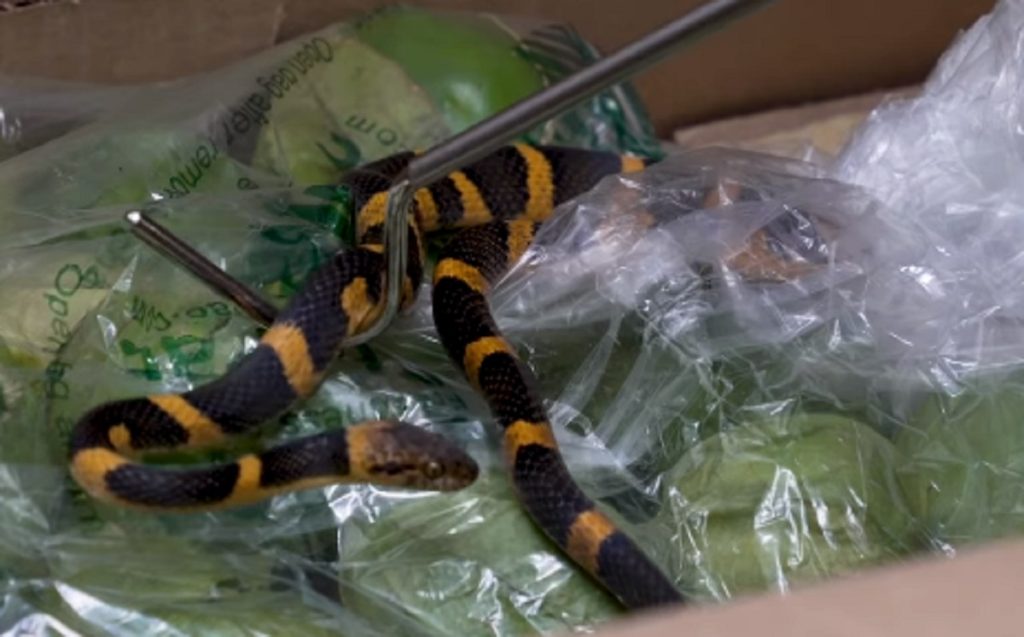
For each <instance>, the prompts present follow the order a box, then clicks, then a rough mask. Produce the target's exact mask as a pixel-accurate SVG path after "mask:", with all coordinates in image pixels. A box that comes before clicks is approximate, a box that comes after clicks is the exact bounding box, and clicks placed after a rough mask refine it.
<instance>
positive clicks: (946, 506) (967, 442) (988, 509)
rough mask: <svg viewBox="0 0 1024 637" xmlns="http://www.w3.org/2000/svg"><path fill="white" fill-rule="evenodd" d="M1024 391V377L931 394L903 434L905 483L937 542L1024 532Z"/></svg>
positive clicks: (961, 541)
mask: <svg viewBox="0 0 1024 637" xmlns="http://www.w3.org/2000/svg"><path fill="white" fill-rule="evenodd" d="M1022 413H1024V393H1022V392H1021V387H1020V385H1019V383H1015V382H1007V383H1005V384H1002V385H1000V386H984V387H983V386H980V385H979V386H975V387H970V388H967V389H965V390H963V391H962V392H961V393H959V394H958V395H956V396H952V397H951V396H948V395H942V394H934V395H932V396H930V397H928V398H927V399H926V400H925V401H924V403H923V404H922V406H921V408H920V409H919V410H918V411H917V412H916V413H915V414H914V416H913V418H912V419H911V420H910V422H909V423H908V425H907V426H906V427H905V428H904V429H903V430H902V431H901V432H900V434H899V436H898V437H897V444H898V445H899V447H900V449H901V450H902V451H903V453H904V454H905V455H906V457H907V462H906V464H904V465H903V467H902V468H901V470H900V472H899V478H900V482H901V484H902V485H903V489H904V491H905V492H906V494H907V500H908V502H909V504H910V505H911V506H912V507H913V510H914V513H915V515H917V516H918V517H920V519H921V520H922V522H923V523H924V525H925V526H926V530H927V532H928V534H929V535H930V537H931V538H932V539H933V540H934V541H935V542H937V543H952V544H965V543H973V542H979V541H983V540H987V539H993V538H999V537H1005V536H1009V535H1016V534H1020V533H1021V532H1024V427H1022V426H1021V414H1022Z"/></svg>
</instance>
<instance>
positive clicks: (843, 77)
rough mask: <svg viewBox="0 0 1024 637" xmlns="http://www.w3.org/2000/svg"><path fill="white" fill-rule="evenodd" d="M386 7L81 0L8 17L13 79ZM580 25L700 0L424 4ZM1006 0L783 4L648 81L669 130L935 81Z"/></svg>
mask: <svg viewBox="0 0 1024 637" xmlns="http://www.w3.org/2000/svg"><path fill="white" fill-rule="evenodd" d="M383 4H388V3H387V2H385V1H383V0H335V1H331V0H220V1H219V2H203V0H79V1H78V2H69V1H64V2H56V3H52V4H41V5H35V6H30V7H28V8H24V9H20V10H16V11H11V12H7V13H0V73H10V74H33V75H44V76H47V77H57V78H62V79H73V80H96V81H111V82H132V81H139V80H157V79H168V78H172V77H177V76H180V75H183V74H186V73H191V72H195V71H198V70H203V69H208V68H211V67H215V66H218V65H221V64H225V63H227V62H229V61H232V60H236V59H239V58H242V57H244V56H246V55H248V54H250V53H252V52H253V51H255V50H257V49H259V48H262V47H265V46H267V45H269V44H270V43H271V42H274V41H278V40H280V39H282V38H289V37H294V36H296V35H299V34H301V33H304V32H308V31H310V30H313V29H316V28H319V27H321V26H323V25H325V24H327V23H328V22H331V21H334V20H339V19H344V18H348V17H351V16H352V15H354V14H355V13H356V12H359V11H363V10H367V9H372V8H375V7H378V6H381V5H383ZM410 4H417V5H422V6H428V7H439V8H444V9H458V10H474V11H481V10H482V11H494V12H501V13H511V14H519V15H526V16H538V17H543V18H549V19H557V20H563V21H567V22H570V23H572V24H573V25H574V26H575V27H576V28H577V29H578V30H579V31H580V33H582V34H583V35H584V36H585V37H586V38H587V39H588V40H590V41H591V42H593V43H594V44H596V45H597V46H598V47H599V48H601V49H602V50H605V51H611V50H615V49H617V48H619V47H620V46H622V45H623V44H624V43H626V42H628V41H629V40H631V39H632V38H635V37H637V36H639V35H642V34H644V33H646V32H648V31H650V30H651V29H654V28H656V27H657V26H659V25H661V24H663V23H664V22H666V21H667V20H670V19H672V18H674V17H676V16H679V15H681V14H682V13H684V12H685V11H686V10H688V9H689V8H691V7H693V6H696V5H698V4H700V0H644V1H643V2H641V3H639V4H637V3H636V2H623V1H622V0H588V1H586V2H581V1H580V0H417V1H415V2H410ZM993 5H994V0H828V1H827V2H826V1H822V0H777V2H776V3H775V4H773V5H771V6H769V7H768V8H766V9H763V10H761V11H760V12H759V13H758V14H756V15H754V16H752V17H750V18H748V19H746V20H744V21H743V22H742V23H740V24H738V25H736V26H735V27H734V28H731V29H729V30H728V31H725V32H722V33H719V34H717V35H715V36H714V37H713V38H709V39H706V40H704V41H703V42H700V43H698V44H697V45H696V46H695V47H694V48H692V49H691V50H690V51H689V52H685V53H682V54H679V55H676V56H674V57H672V58H670V59H667V60H665V61H663V62H662V63H660V64H659V65H658V66H657V67H655V68H652V69H651V70H649V71H647V72H645V73H643V74H642V75H641V76H639V77H638V78H637V79H636V85H637V87H638V89H639V91H640V93H641V96H642V97H643V99H644V100H645V102H646V104H647V105H648V107H649V109H650V111H651V115H652V117H653V119H654V121H655V123H656V125H657V127H658V131H659V133H660V134H662V135H665V136H668V135H670V134H671V132H672V130H674V129H675V128H679V127H681V126H685V125H693V124H696V123H701V122H707V121H710V120H714V119H720V118H722V117H727V116H734V115H739V114H746V113H752V112H755V111H760V110H764V109H768V108H776V107H782V106H794V105H798V104H801V103H804V102H809V101H816V100H822V99H828V98H835V97H841V96H845V95H851V94H857V93H863V92H866V91H872V90H877V89H885V88H894V87H900V86H904V85H908V84H913V83H915V82H918V81H920V80H921V79H923V77H924V76H925V74H926V73H927V71H928V69H929V68H931V66H932V64H933V63H934V62H935V59H936V57H937V56H938V55H939V54H940V53H941V51H943V50H944V49H945V48H946V47H947V46H948V45H949V43H950V41H951V39H952V38H953V37H954V36H955V34H956V33H957V32H958V31H960V30H961V29H963V28H965V27H966V26H968V25H969V24H970V23H971V22H972V21H973V20H975V19H976V18H977V17H979V16H980V15H982V14H983V13H985V12H987V11H989V10H990V9H991V8H992V6H993Z"/></svg>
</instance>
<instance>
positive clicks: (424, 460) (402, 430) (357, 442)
mask: <svg viewBox="0 0 1024 637" xmlns="http://www.w3.org/2000/svg"><path fill="white" fill-rule="evenodd" d="M348 440H349V461H350V463H351V471H352V474H353V477H357V478H359V479H361V480H364V481H366V482H369V483H371V484H376V485H381V486H397V487H405V488H410V489H422V490H427V491H457V490H459V489H463V488H465V487H467V486H469V485H470V484H472V483H473V482H474V481H475V480H476V478H477V476H478V475H479V473H480V468H479V466H478V465H477V463H476V461H475V460H473V458H472V457H471V456H470V455H469V454H467V453H466V452H465V451H463V450H462V449H461V448H460V447H458V446H457V445H456V444H455V443H454V442H452V441H450V440H448V439H447V438H445V437H444V436H440V435H438V434H435V433H432V432H429V431H426V430H425V429H423V428H421V427H417V426H415V425H411V424H408V423H404V422H392V421H374V422H370V423H363V424H361V425H356V426H354V427H351V428H349V434H348Z"/></svg>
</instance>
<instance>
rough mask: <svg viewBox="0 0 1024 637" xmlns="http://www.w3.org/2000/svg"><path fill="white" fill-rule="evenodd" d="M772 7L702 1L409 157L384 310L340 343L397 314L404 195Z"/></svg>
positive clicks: (389, 232)
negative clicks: (641, 35) (667, 21)
mask: <svg viewBox="0 0 1024 637" xmlns="http://www.w3.org/2000/svg"><path fill="white" fill-rule="evenodd" d="M773 2H775V0H710V1H709V2H706V3H704V4H702V5H700V6H698V7H696V8H695V9H693V10H692V11H689V12H688V13H686V14H684V15H682V16H680V17H679V18H677V19H675V20H673V21H672V22H669V23H668V24H666V25H664V26H662V27H660V28H658V29H655V30H654V31H651V32H650V33H648V34H647V35H645V36H643V37H641V38H639V39H637V40H635V41H633V42H631V43H629V44H627V45H625V46H624V47H622V48H621V49H619V50H618V51H616V52H615V53H613V54H611V55H609V56H607V57H605V58H602V59H599V60H597V61H596V62H594V63H593V64H591V65H589V66H586V67H584V68H582V69H580V70H578V71H576V72H574V73H572V74H570V75H568V76H566V77H564V78H563V79H561V80H559V81H558V82H556V83H554V84H552V85H551V86H548V87H547V88H545V89H543V90H541V91H538V92H537V93H534V94H533V95H531V96H529V97H526V98H524V99H523V100H521V101H519V102H516V103H515V104H513V105H512V106H509V107H508V108H506V109H505V110H503V111H500V112H499V113H497V114H495V115H493V116H492V117H490V118H488V119H485V120H483V121H481V122H479V123H477V124H475V125H474V126H472V127H470V128H468V129H466V130H465V131H463V132H461V133H459V134H458V135H455V136H453V137H451V138H449V139H448V140H447V141H444V142H442V143H440V144H438V145H437V146H434V147H433V148H431V149H429V150H428V151H426V152H425V153H423V154H422V155H419V156H417V157H415V158H414V159H413V160H412V161H411V162H410V163H409V165H408V166H407V167H406V169H405V170H404V171H403V172H402V173H401V174H400V175H399V176H398V178H397V179H396V180H395V183H394V185H393V186H392V188H391V190H390V191H389V197H388V209H387V220H386V221H385V228H384V248H385V251H386V252H387V273H386V276H385V283H384V290H383V292H384V295H385V299H386V301H385V306H384V310H383V312H381V315H380V317H379V318H378V319H377V321H376V322H375V323H374V324H373V325H371V326H370V327H369V328H368V329H367V330H366V331H364V332H362V333H360V334H358V335H356V336H353V337H350V338H349V339H347V340H346V343H345V344H346V345H354V344H359V343H362V342H365V341H367V340H369V339H371V338H373V337H375V336H377V335H378V334H380V333H381V332H383V331H384V329H385V328H386V327H387V326H388V325H390V324H391V321H392V320H393V319H394V317H395V316H396V315H397V313H398V309H399V306H400V304H401V291H402V280H403V278H404V276H405V266H406V259H407V255H406V244H407V242H408V231H407V229H406V224H407V219H408V214H409V211H410V206H411V204H412V196H411V195H412V193H414V192H415V191H416V190H418V189H419V188H421V187H423V186H426V185H428V184H430V183H431V182H433V181H435V180H436V179H440V178H441V177H444V176H445V175H447V174H448V173H449V172H451V171H452V170H455V169H457V168H458V167H459V166H463V165H465V164H468V163H472V162H473V161H476V160H477V159H480V158H482V157H484V156H485V155H487V154H488V153H490V152H492V151H494V150H497V149H498V148H499V147H500V146H503V145H505V144H507V143H508V142H510V141H512V140H513V139H514V138H515V137H516V136H518V135H520V134H522V133H524V132H526V131H528V130H530V129H531V128H533V127H534V126H536V125H538V124H541V123H543V122H544V121H546V120H548V119H550V118H551V117H554V116H557V115H559V114H560V113H562V112H563V111H565V110H567V109H569V108H572V107H573V106H575V105H577V104H578V103H579V102H582V101H583V100H585V99H588V98H590V97H593V96H594V95H595V94H597V93H599V92H600V91H602V90H605V89H607V88H609V87H611V86H613V85H614V84H616V83H618V82H621V81H622V80H625V79H627V78H628V77H630V76H632V75H635V74H636V73H638V72H639V71H641V70H643V69H645V68H647V67H649V66H651V65H652V64H654V63H655V62H658V61H659V60H661V59H662V58H664V57H666V56H668V55H669V54H670V53H672V52H674V51H675V50H677V49H679V48H681V47H682V46H683V45H684V44H692V43H694V42H695V41H697V40H698V39H700V38H702V37H704V36H706V35H709V34H711V33H712V32H714V31H717V30H719V29H722V28H724V27H725V26H727V25H728V24H730V23H732V22H735V21H736V20H738V19H739V18H741V17H744V16H746V15H748V14H749V13H752V12H753V11H754V10H755V9H759V8H761V7H764V6H767V5H769V4H772V3H773ZM126 216H127V219H128V222H129V223H131V224H132V226H133V229H134V231H135V232H136V234H137V235H138V236H139V237H140V238H142V239H143V240H144V241H146V242H147V243H149V244H150V245H151V246H153V247H154V248H156V249H157V250H158V251H160V252H161V253H162V254H165V255H166V256H168V257H169V258H170V259H172V260H173V261H175V262H176V263H178V264H179V265H181V266H182V267H184V268H186V269H187V270H188V271H189V272H192V273H193V274H194V275H195V276H197V277H198V278H199V279H200V280H202V281H203V282H204V283H206V284H207V285H208V286H209V287H210V288H212V289H213V290H215V291H216V292H217V293H218V294H221V295H223V296H225V297H226V298H228V299H230V300H231V301H232V302H233V303H235V304H236V305H238V307H240V308H241V309H242V310H243V311H245V312H246V313H247V314H248V315H249V316H252V317H253V318H254V319H256V320H257V321H260V322H261V323H263V324H264V325H266V324H269V323H270V322H271V321H273V317H274V315H275V314H276V309H274V308H273V306H272V305H270V304H269V303H268V302H267V301H266V300H264V299H263V298H262V297H260V296H259V295H258V294H257V293H255V292H253V291H252V290H250V289H249V288H248V287H246V286H245V285H244V284H243V283H241V282H239V281H238V280H237V279H234V278H233V277H231V276H230V275H228V274H227V273H225V272H224V271H223V270H221V269H220V268H218V267H217V266H216V265H214V264H213V263H212V262H210V261H209V260H207V259H206V258H205V257H203V256H202V255H201V254H199V253H198V252H196V251H195V250H192V249H191V248H190V247H189V246H188V245H187V244H186V243H185V242H183V241H182V240H181V239H179V238H178V237H176V236H174V235H173V234H172V233H171V232H170V231H169V230H167V229H166V228H164V227H162V226H160V225H159V224H157V223H156V222H155V221H153V220H152V219H150V218H149V217H147V216H145V215H144V214H143V213H142V212H141V211H139V210H132V211H130V212H129V213H128V214H127V215H126Z"/></svg>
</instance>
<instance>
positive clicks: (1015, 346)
mask: <svg viewBox="0 0 1024 637" xmlns="http://www.w3.org/2000/svg"><path fill="white" fill-rule="evenodd" d="M1022 20H1024V3H1022V2H1020V1H1019V0H1002V1H1001V2H999V3H997V4H996V6H995V8H994V10H993V12H992V13H991V14H989V15H987V16H985V17H984V18H982V19H981V20H979V21H978V23H977V24H975V25H974V26H973V27H972V28H971V29H970V30H968V31H966V32H964V33H963V34H962V35H960V37H959V38H958V39H957V41H956V43H955V44H954V46H953V47H951V48H950V50H949V51H948V52H947V53H946V54H945V55H944V56H943V58H942V59H941V60H940V62H939V64H938V66H937V68H936V69H935V71H934V72H933V73H932V75H931V77H930V78H929V79H928V81H927V83H926V84H925V85H924V87H923V90H922V92H921V95H920V97H919V98H917V99H913V100H901V101H894V102H892V103H890V104H887V105H885V106H884V107H882V108H879V109H878V110H877V111H876V112H875V113H873V114H872V116H871V118H870V119H869V120H868V121H867V123H866V124H865V126H864V127H862V128H861V129H860V130H859V131H858V134H857V135H856V137H855V138H854V139H853V141H852V142H851V143H850V144H849V146H848V147H847V148H846V149H845V151H844V153H843V154H842V155H841V156H840V157H839V160H838V162H837V164H836V167H835V171H834V172H835V175H836V176H837V178H839V179H843V180H844V181H847V182H850V183H855V184H859V185H861V186H863V187H864V188H866V189H869V190H870V191H871V192H872V193H873V194H874V195H875V196H876V197H877V198H878V199H879V200H880V201H882V202H884V203H885V204H886V210H887V213H886V214H887V215H891V216H899V217H901V218H905V219H911V220H913V221H915V222H916V223H918V224H919V225H920V226H921V227H922V228H925V229H926V230H927V233H926V234H925V235H924V236H925V237H927V241H928V242H930V243H931V244H932V245H933V246H934V249H932V250H930V251H928V252H927V253H923V254H922V257H921V258H920V259H919V260H918V264H917V265H916V267H915V268H914V269H913V270H909V269H908V270H905V272H904V276H907V277H913V278H914V279H916V280H917V281H918V282H919V290H918V293H916V294H914V295H913V296H910V297H903V298H900V297H896V296H891V297H890V298H891V300H892V302H893V303H892V307H891V311H890V313H889V315H888V317H887V318H888V319H889V321H888V329H889V330H890V331H891V333H892V336H893V341H894V342H897V343H899V344H900V345H898V347H900V348H901V349H902V350H904V351H906V350H909V351H910V353H911V354H912V355H910V356H907V357H906V359H905V360H904V365H903V370H902V374H901V377H903V378H904V379H905V383H904V384H905V385H906V386H907V388H908V395H907V396H905V397H904V401H903V402H904V405H903V408H902V412H903V416H902V418H901V421H902V422H903V423H904V424H905V427H904V428H903V430H902V432H901V435H900V438H899V442H900V445H901V447H902V448H903V449H904V450H905V453H906V454H907V455H908V458H907V464H906V465H905V467H904V469H903V472H904V473H905V474H906V475H907V476H910V480H909V482H908V484H909V486H908V497H910V499H911V501H912V502H913V504H914V508H915V511H916V512H917V513H918V514H919V515H920V516H921V518H922V521H923V523H924V524H925V527H926V532H927V535H928V537H929V540H930V542H931V544H932V546H934V547H936V548H938V549H941V550H944V551H947V552H951V553H952V552H954V551H955V549H956V548H957V547H959V546H962V545H964V544H968V543H972V542H978V541H982V540H987V539H991V538H994V537H1002V536H1006V535H1009V534H1019V532H1020V531H1021V530H1024V523H1022V518H1021V515H1020V503H1021V502H1024V480H1022V475H1024V474H1022V473H1021V462H1022V456H1021V444H1020V436H1021V428H1020V425H1019V418H1018V417H1017V416H1012V415H1011V414H1017V413H1019V410H1017V409H1016V401H1017V398H1016V397H1015V394H1019V383H1020V377H1021V376H1020V375H1021V367H1022V363H1024V331H1022V327H1024V324H1022V314H1021V310H1022V307H1024V305H1022V303H1024V287H1022V285H1024V276H1022V275H1024V271H1022V270H1021V268H1022V260H1021V252H1020V245H1021V237H1022V236H1024V215H1022V214H1021V211H1022V210H1024V181H1022V180H1021V179H1020V175H1021V171H1022V169H1024V164H1022V160H1024V155H1022V148H1024V146H1022V139H1024V138H1022V137H1021V131H1022V129H1021V117H1022V113H1021V103H1022V102H1021V98H1022V97H1024V73H1022V64H1024V34H1022V33H1021V30H1020V28H1019V25H1020V24H1021V21H1022ZM922 242H923V241H922ZM912 390H913V391H912Z"/></svg>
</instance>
